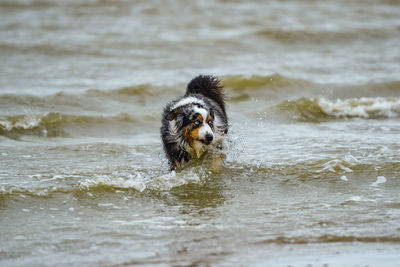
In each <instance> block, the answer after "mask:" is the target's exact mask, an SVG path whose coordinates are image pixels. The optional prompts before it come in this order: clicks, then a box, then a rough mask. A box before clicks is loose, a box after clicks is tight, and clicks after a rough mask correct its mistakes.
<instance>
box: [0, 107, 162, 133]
mask: <svg viewBox="0 0 400 267" xmlns="http://www.w3.org/2000/svg"><path fill="white" fill-rule="evenodd" d="M156 119H158V118H153V117H151V116H143V117H142V118H135V117H133V116H132V115H129V114H127V113H121V114H118V115H116V116H112V117H103V116H83V115H69V114H61V113H47V114H44V115H35V114H26V115H18V116H9V117H4V116H0V135H3V136H8V137H12V136H17V135H22V134H25V135H38V136H44V137H57V136H68V132H67V129H68V128H78V127H80V128H85V127H86V128H87V127H95V126H99V125H102V126H104V125H115V124H121V123H127V124H137V123H138V122H140V121H148V120H156Z"/></svg>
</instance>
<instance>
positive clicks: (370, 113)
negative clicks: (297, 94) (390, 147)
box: [318, 97, 400, 118]
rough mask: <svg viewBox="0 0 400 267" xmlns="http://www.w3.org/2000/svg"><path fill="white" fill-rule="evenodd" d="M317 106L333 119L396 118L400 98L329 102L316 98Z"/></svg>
mask: <svg viewBox="0 0 400 267" xmlns="http://www.w3.org/2000/svg"><path fill="white" fill-rule="evenodd" d="M318 105H319V106H320V108H321V109H322V110H323V111H324V112H325V113H326V114H328V115H331V116H335V117H360V118H371V117H387V118H392V117H398V116H400V98H396V97H375V98H372V97H362V98H351V99H346V100H341V99H338V100H336V101H330V100H328V99H326V98H318Z"/></svg>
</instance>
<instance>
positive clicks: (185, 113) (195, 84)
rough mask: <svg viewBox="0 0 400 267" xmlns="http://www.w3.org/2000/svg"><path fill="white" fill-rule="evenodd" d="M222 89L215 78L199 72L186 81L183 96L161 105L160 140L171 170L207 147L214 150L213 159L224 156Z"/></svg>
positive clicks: (224, 121) (226, 127) (198, 155)
mask: <svg viewBox="0 0 400 267" xmlns="http://www.w3.org/2000/svg"><path fill="white" fill-rule="evenodd" d="M222 90H223V87H222V86H221V85H220V84H219V80H218V79H217V78H216V77H214V76H204V75H200V76H198V77H196V78H194V79H193V80H191V81H190V82H189V84H188V86H187V89H186V93H185V95H184V96H182V97H180V98H178V99H176V100H173V101H171V102H169V103H168V104H167V106H166V107H165V108H164V112H163V115H162V119H161V124H162V126H161V129H160V130H161V139H162V141H163V147H164V151H165V154H166V157H167V159H168V161H169V166H170V169H171V170H175V169H180V168H182V167H183V166H184V165H185V164H186V163H188V162H190V160H191V159H193V158H199V157H201V156H202V155H203V153H205V152H206V151H209V150H213V151H217V153H215V154H217V155H216V157H215V161H216V162H217V161H218V162H220V161H221V159H223V158H224V155H223V154H222V142H223V139H224V137H225V135H226V134H227V132H228V119H227V116H226V111H225V96H224V94H223V91H222ZM196 121H198V122H196ZM198 124H199V125H201V126H198ZM211 136H212V140H211V141H210V139H211Z"/></svg>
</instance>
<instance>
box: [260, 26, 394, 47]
mask: <svg viewBox="0 0 400 267" xmlns="http://www.w3.org/2000/svg"><path fill="white" fill-rule="evenodd" d="M398 32H399V30H398V29H397V28H396V27H393V28H387V29H385V30H383V29H375V28H358V29H357V28H355V29H351V30H348V31H329V30H319V31H318V30H315V31H310V30H301V29H294V30H290V29H266V30H260V31H256V32H254V33H253V35H255V36H257V37H261V38H267V39H269V40H272V41H275V42H280V43H284V44H298V43H301V44H304V43H307V44H318V45H326V44H335V45H337V44H342V43H350V42H359V41H360V40H369V41H374V40H388V39H390V38H393V36H397V34H398Z"/></svg>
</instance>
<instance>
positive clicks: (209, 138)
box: [205, 134, 214, 145]
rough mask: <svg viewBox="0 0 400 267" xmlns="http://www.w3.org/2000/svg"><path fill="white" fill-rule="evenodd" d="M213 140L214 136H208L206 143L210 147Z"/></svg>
mask: <svg viewBox="0 0 400 267" xmlns="http://www.w3.org/2000/svg"><path fill="white" fill-rule="evenodd" d="M213 139H214V136H213V135H212V134H206V140H205V143H206V144H207V145H208V144H210V143H211V142H212V140H213Z"/></svg>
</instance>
